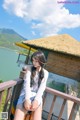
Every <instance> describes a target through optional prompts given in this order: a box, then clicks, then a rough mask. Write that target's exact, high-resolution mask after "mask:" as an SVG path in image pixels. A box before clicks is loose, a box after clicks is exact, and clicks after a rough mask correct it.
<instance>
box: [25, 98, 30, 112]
mask: <svg viewBox="0 0 80 120" xmlns="http://www.w3.org/2000/svg"><path fill="white" fill-rule="evenodd" d="M24 108H25V109H26V110H30V108H31V101H30V100H28V99H27V100H25V101H24Z"/></svg>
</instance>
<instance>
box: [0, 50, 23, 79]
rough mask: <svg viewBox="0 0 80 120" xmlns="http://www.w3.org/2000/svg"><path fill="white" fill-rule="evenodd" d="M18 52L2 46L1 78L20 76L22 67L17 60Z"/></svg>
mask: <svg viewBox="0 0 80 120" xmlns="http://www.w3.org/2000/svg"><path fill="white" fill-rule="evenodd" d="M17 58H18V54H17V53H16V52H14V51H12V50H9V49H6V48H0V80H3V81H8V80H13V79H15V78H18V77H19V73H20V70H21V68H20V67H18V65H17V63H16V61H17Z"/></svg>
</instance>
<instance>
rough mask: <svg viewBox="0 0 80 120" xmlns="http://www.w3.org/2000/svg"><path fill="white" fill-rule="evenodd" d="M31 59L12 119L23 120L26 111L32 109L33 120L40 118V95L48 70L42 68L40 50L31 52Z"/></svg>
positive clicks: (44, 86)
mask: <svg viewBox="0 0 80 120" xmlns="http://www.w3.org/2000/svg"><path fill="white" fill-rule="evenodd" d="M31 61H32V64H33V66H32V67H31V70H30V69H28V68H27V72H26V77H25V80H24V85H23V89H22V91H21V94H20V97H19V99H18V103H17V108H16V111H15V117H14V120H24V117H25V114H26V112H27V111H34V116H33V120H41V115H42V95H43V92H44V90H45V88H46V82H47V79H48V71H47V70H45V69H44V65H45V63H46V59H45V56H44V54H43V53H42V52H41V51H37V52H35V53H33V55H32V57H31Z"/></svg>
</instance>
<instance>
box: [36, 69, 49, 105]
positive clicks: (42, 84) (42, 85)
mask: <svg viewBox="0 0 80 120" xmlns="http://www.w3.org/2000/svg"><path fill="white" fill-rule="evenodd" d="M47 79H48V71H47V70H44V78H43V79H42V81H41V84H40V87H39V89H38V92H37V94H36V97H35V100H37V101H38V103H39V100H40V98H41V97H42V95H43V92H44V90H45V88H46V83H47Z"/></svg>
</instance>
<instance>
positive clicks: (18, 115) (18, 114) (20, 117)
mask: <svg viewBox="0 0 80 120" xmlns="http://www.w3.org/2000/svg"><path fill="white" fill-rule="evenodd" d="M26 113H27V112H26V110H25V109H24V108H23V107H22V106H19V107H17V108H16V111H15V116H14V120H24V117H25V114H26Z"/></svg>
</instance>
